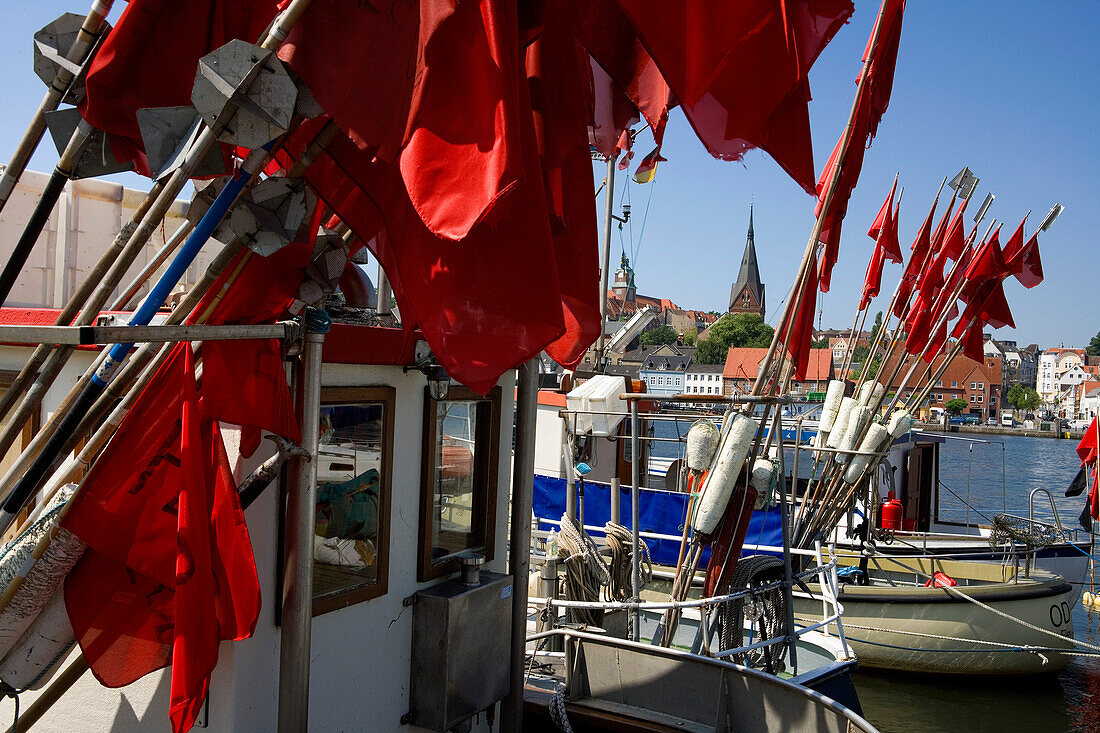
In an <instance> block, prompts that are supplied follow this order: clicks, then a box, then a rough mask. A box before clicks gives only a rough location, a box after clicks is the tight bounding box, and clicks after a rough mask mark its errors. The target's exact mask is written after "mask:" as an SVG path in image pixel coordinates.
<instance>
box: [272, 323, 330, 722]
mask: <svg viewBox="0 0 1100 733" xmlns="http://www.w3.org/2000/svg"><path fill="white" fill-rule="evenodd" d="M305 321H306V334H305V337H304V340H305V348H304V353H303V355H302V403H301V405H302V407H301V409H302V412H301V415H300V417H299V424H300V425H301V426H302V448H304V449H305V450H306V451H308V453H309V457H307V458H295V459H294V465H293V467H292V469H291V471H290V476H291V481H290V486H289V487H288V491H287V502H286V521H285V523H284V527H285V529H284V534H285V537H284V541H285V546H286V549H285V550H284V556H283V568H284V570H283V608H282V627H281V628H280V630H279V636H280V641H281V644H280V649H279V731H280V733H298V732H299V731H306V730H308V729H309V666H310V664H309V660H310V632H311V631H312V622H313V523H314V514H315V513H316V504H317V462H316V460H314V459H315V458H316V456H317V440H318V437H319V435H318V434H319V433H320V420H319V417H318V415H319V414H320V410H321V370H322V364H321V350H322V347H323V346H324V342H325V333H326V332H327V331H328V328H329V324H330V321H329V317H328V314H327V313H325V312H324V311H323V310H315V309H310V310H308V311H307V312H306V318H305Z"/></svg>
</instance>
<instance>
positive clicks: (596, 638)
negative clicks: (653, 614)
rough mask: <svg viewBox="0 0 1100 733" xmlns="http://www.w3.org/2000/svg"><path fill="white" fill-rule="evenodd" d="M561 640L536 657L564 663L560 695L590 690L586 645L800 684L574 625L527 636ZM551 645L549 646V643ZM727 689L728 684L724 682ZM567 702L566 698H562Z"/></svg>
mask: <svg viewBox="0 0 1100 733" xmlns="http://www.w3.org/2000/svg"><path fill="white" fill-rule="evenodd" d="M556 640H560V642H561V646H562V647H564V651H543V650H541V649H539V648H538V647H536V651H535V652H534V656H535V657H536V658H537V657H539V656H542V657H548V658H555V657H556V658H557V659H559V660H561V661H563V662H564V664H563V671H564V683H565V684H564V688H559V690H558V693H557V694H558V695H559V696H562V697H563V698H565V697H580V696H582V695H584V694H585V693H586V692H587V691H588V690H587V689H586V688H588V685H586V684H585V681H584V674H585V672H584V670H583V669H582V666H583V665H581V664H578V660H581V659H583V658H584V657H583V654H584V646H586V645H592V646H604V647H610V648H613V649H620V650H625V651H632V652H635V653H640V654H646V655H652V656H654V657H664V658H667V659H678V660H683V661H685V662H690V663H692V664H695V665H702V666H703V667H704V668H712V669H716V670H728V671H730V672H735V673H737V674H740V675H745V676H748V677H754V678H756V679H758V680H760V681H762V682H765V683H767V684H770V685H775V684H778V685H792V684H797V682H796V681H792V680H785V679H783V678H782V677H779V676H777V675H769V674H767V673H766V672H762V671H760V670H758V669H753V668H752V667H746V666H744V665H740V664H737V663H735V662H732V661H730V660H728V659H717V658H712V657H704V656H700V655H697V654H692V653H690V652H686V651H683V650H680V649H669V648H665V647H659V646H652V645H650V644H644V643H641V642H637V641H631V640H628V639H620V638H618V637H614V636H607V635H605V634H598V633H592V632H590V631H583V630H576V629H570V628H555V629H548V630H546V631H541V632H538V633H535V634H529V635H528V636H527V642H528V643H532V642H534V643H536V644H537V645H538V646H542V644H543V643H545V642H548V641H549V642H552V641H556ZM548 646H549V645H548ZM722 687H723V688H725V685H722ZM801 689H802V690H803V694H806V695H808V696H809V697H811V698H813V699H814V700H816V701H817V702H818V704H820V705H822V706H824V707H827V708H829V709H831V710H833V711H835V712H836V713H838V714H839V715H842V716H843V717H844V718H846V719H847V721H848V724H847V730H850V731H851V730H874V728H872V727H871V725H870V724H869V723H867V722H866V721H865V720H864V719H863V718H862V717H860V716H859V715H858V714H857V713H856V712H854V711H853V710H850V709H849V708H847V707H845V706H843V705H841V704H840V703H838V702H836V701H835V700H833V699H831V698H829V697H827V696H826V695H824V694H822V693H820V692H816V691H814V690H809V689H807V688H801ZM562 701H563V702H564V699H563V700H562Z"/></svg>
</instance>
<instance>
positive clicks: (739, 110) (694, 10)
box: [603, 0, 852, 192]
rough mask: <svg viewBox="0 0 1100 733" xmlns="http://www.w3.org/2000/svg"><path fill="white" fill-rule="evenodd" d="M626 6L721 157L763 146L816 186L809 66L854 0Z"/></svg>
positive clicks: (648, 1)
mask: <svg viewBox="0 0 1100 733" xmlns="http://www.w3.org/2000/svg"><path fill="white" fill-rule="evenodd" d="M619 5H620V6H621V7H622V8H623V10H624V11H625V12H626V15H627V16H628V17H629V20H630V22H631V24H632V25H633V27H634V29H636V31H637V33H638V37H639V38H640V40H641V42H642V43H643V44H644V45H645V48H646V49H647V51H648V52H649V55H650V56H651V57H652V58H653V61H654V62H656V64H657V66H658V68H659V69H660V71H661V75H662V76H663V77H664V79H665V81H667V82H668V86H669V87H670V88H671V90H672V93H673V94H674V95H675V97H676V100H677V101H678V102H679V103H680V106H681V107H682V108H683V110H684V114H685V115H686V116H687V118H688V121H689V122H690V123H691V126H692V127H693V128H694V129H695V132H696V134H697V135H698V136H699V139H700V140H702V141H703V144H704V145H705V146H706V147H707V149H708V150H709V151H710V152H711V153H712V154H713V155H714V156H715V157H718V158H722V159H723V160H740V159H741V158H742V156H744V154H745V152H746V151H748V150H750V149H752V148H761V149H763V150H765V151H767V152H768V154H769V155H771V156H772V158H774V159H775V161H776V162H777V163H779V165H780V166H781V167H782V168H783V169H784V170H785V171H787V173H788V174H789V175H790V176H791V177H792V178H794V180H795V181H797V182H798V183H799V184H800V185H801V186H802V187H803V188H805V189H806V191H808V192H812V191H813V181H814V166H813V152H812V147H811V142H810V127H809V113H808V110H807V102H808V100H809V98H810V95H809V85H808V81H807V74H808V72H809V69H810V67H811V66H812V65H813V63H814V61H816V60H817V57H818V55H819V54H820V53H821V51H822V49H824V47H825V45H826V44H827V43H828V42H829V41H830V40H831V39H832V37H833V35H834V34H835V33H836V32H837V31H838V30H839V29H840V27H841V26H842V25H843V24H844V23H845V21H847V19H848V17H849V16H850V15H851V13H852V4H851V2H850V0H788V1H787V2H785V3H776V2H772V1H771V0H745V1H743V2H736V3H688V4H686V5H684V4H682V3H668V2H665V1H664V0H619ZM603 32H607V31H606V30H604V31H603ZM604 68H607V67H606V66H605V67H604ZM747 69H752V70H754V71H753V73H746V70H747ZM608 72H609V73H611V75H612V76H613V77H615V76H616V74H615V72H614V71H613V70H612V69H608ZM618 81H619V82H620V84H622V85H623V86H624V87H625V86H627V84H626V83H624V81H623V80H622V79H618Z"/></svg>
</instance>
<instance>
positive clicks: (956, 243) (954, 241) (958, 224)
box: [943, 199, 978, 261]
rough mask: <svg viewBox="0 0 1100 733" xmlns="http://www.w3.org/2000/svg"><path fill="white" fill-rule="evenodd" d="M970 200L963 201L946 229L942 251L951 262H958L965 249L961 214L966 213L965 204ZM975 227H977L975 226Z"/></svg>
mask: <svg viewBox="0 0 1100 733" xmlns="http://www.w3.org/2000/svg"><path fill="white" fill-rule="evenodd" d="M969 200H970V199H963V202H962V206H960V207H959V210H958V211H957V212H955V219H954V220H953V221H952V222H951V226H950V227H948V228H947V235H946V236H945V237H944V240H943V251H944V252H945V253H946V255H947V256H948V257H950V258H951V259H953V260H956V261H957V260H958V259H959V257H961V256H962V253H963V250H964V249H965V248H966V235H965V234H964V233H963V212H965V211H966V204H967V202H968V201H969ZM974 226H975V227H977V226H978V225H977V224H975V225H974Z"/></svg>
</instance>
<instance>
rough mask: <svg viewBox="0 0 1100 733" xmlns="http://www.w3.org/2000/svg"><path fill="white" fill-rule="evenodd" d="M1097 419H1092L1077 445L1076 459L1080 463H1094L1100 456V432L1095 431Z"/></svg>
mask: <svg viewBox="0 0 1100 733" xmlns="http://www.w3.org/2000/svg"><path fill="white" fill-rule="evenodd" d="M1096 420H1097V418H1095V417H1094V418H1093V419H1092V422H1091V423H1090V424H1089V427H1088V430H1086V431H1085V434H1084V435H1083V436H1081V442H1080V443H1078V444H1077V457H1078V458H1080V459H1081V463H1095V462H1096V458H1097V456H1098V455H1100V431H1098V430H1097V425H1096Z"/></svg>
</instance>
